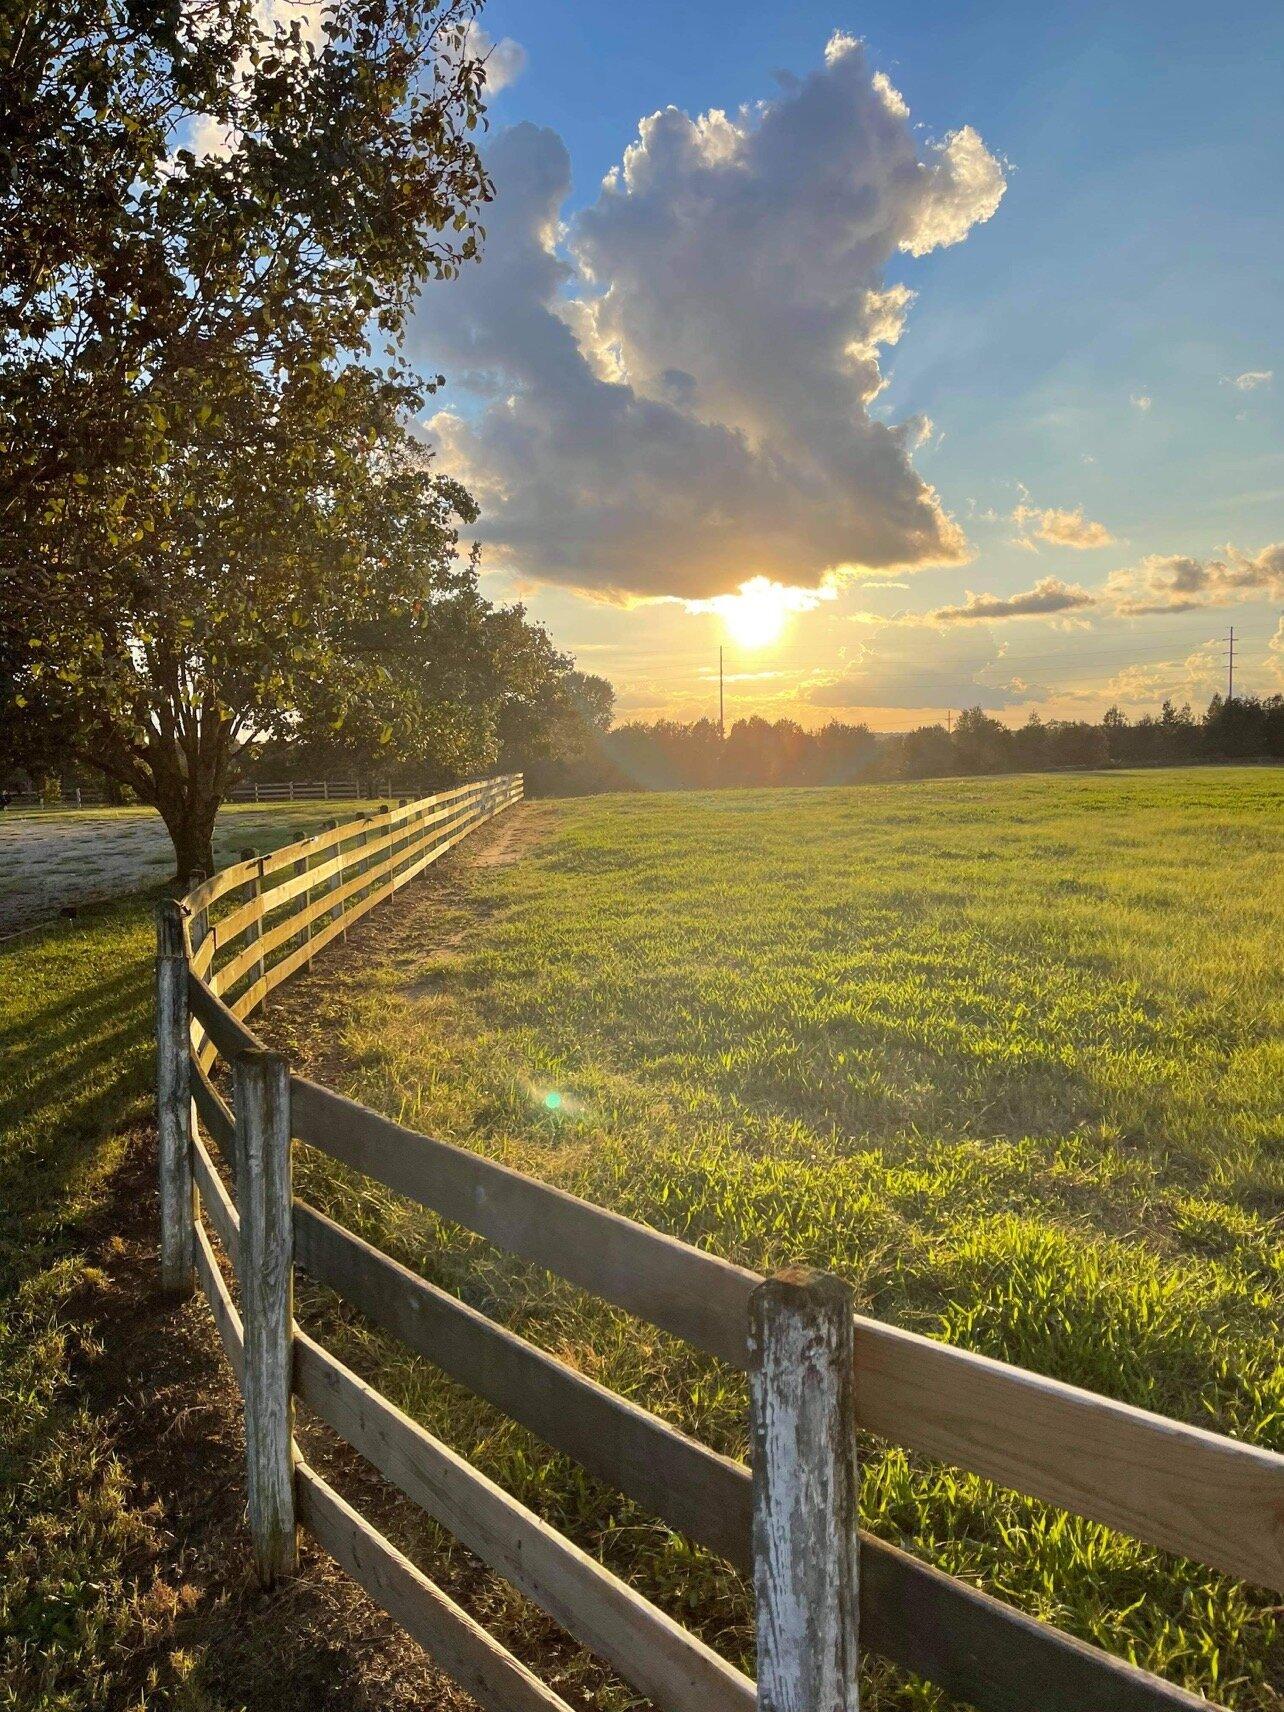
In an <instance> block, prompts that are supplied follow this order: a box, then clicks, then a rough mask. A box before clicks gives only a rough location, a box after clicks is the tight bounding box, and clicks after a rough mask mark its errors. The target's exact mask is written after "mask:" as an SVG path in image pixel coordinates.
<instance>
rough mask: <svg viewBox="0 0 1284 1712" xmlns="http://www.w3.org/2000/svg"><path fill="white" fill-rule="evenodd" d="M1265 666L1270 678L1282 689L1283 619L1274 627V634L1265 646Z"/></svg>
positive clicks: (1283, 669)
mask: <svg viewBox="0 0 1284 1712" xmlns="http://www.w3.org/2000/svg"><path fill="white" fill-rule="evenodd" d="M1266 665H1267V669H1268V670H1269V672H1270V674H1271V676H1272V677H1273V678H1275V679H1276V680H1277V681H1278V682H1279V684H1280V686H1281V687H1282V688H1284V618H1281V619H1280V621H1279V623H1278V624H1277V625H1276V627H1275V634H1274V636H1272V637H1271V639H1270V641H1269V642H1268V643H1267V644H1266Z"/></svg>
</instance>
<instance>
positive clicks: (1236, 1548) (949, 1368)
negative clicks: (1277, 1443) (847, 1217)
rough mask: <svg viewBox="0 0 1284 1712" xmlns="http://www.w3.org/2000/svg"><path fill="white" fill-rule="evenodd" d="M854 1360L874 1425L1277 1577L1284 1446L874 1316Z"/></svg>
mask: <svg viewBox="0 0 1284 1712" xmlns="http://www.w3.org/2000/svg"><path fill="white" fill-rule="evenodd" d="M856 1368H857V1379H856V1384H857V1397H858V1404H857V1409H858V1418H859V1420H860V1423H861V1425H862V1426H864V1427H866V1428H868V1429H869V1431H871V1432H875V1433H880V1434H882V1435H883V1436H884V1437H887V1438H890V1439H893V1440H896V1441H899V1442H900V1443H902V1444H907V1445H910V1446H912V1447H913V1448H914V1449H915V1450H918V1451H922V1452H923V1453H924V1454H925V1455H927V1456H933V1457H938V1458H940V1459H941V1460H942V1461H944V1462H950V1463H954V1464H955V1465H957V1466H959V1467H962V1468H966V1469H970V1470H971V1471H972V1472H973V1473H975V1474H981V1475H984V1476H986V1477H987V1478H988V1479H991V1480H994V1481H997V1482H998V1483H999V1484H1000V1485H1003V1486H1009V1487H1012V1488H1014V1489H1015V1490H1016V1491H1018V1492H1025V1493H1028V1494H1029V1495H1030V1496H1031V1497H1035V1498H1041V1499H1043V1500H1044V1501H1045V1502H1047V1503H1050V1504H1055V1505H1058V1506H1059V1507H1061V1508H1062V1509H1066V1510H1073V1511H1075V1512H1076V1513H1077V1514H1079V1515H1082V1516H1088V1517H1090V1518H1091V1519H1092V1520H1093V1521H1096V1522H1103V1523H1105V1524H1106V1526H1107V1527H1111V1528H1117V1529H1118V1530H1119V1531H1120V1532H1121V1533H1124V1534H1130V1535H1132V1536H1133V1537H1134V1538H1136V1539H1140V1540H1145V1541H1146V1542H1147V1543H1148V1544H1150V1545H1153V1546H1158V1547H1159V1548H1160V1549H1161V1550H1165V1551H1171V1552H1175V1553H1177V1554H1178V1555H1180V1556H1183V1557H1191V1558H1195V1559H1196V1560H1197V1561H1198V1562H1201V1563H1205V1564H1208V1565H1209V1566H1210V1567H1212V1568H1213V1569H1220V1570H1222V1571H1224V1573H1226V1574H1227V1575H1232V1576H1235V1577H1237V1578H1239V1579H1241V1580H1244V1581H1252V1582H1256V1583H1258V1584H1260V1585H1262V1586H1264V1587H1270V1588H1274V1589H1277V1590H1280V1589H1284V1456H1280V1455H1278V1454H1277V1453H1275V1452H1273V1451H1269V1450H1263V1449H1261V1448H1259V1447H1258V1446H1255V1445H1251V1444H1246V1443H1244V1442H1243V1441H1242V1440H1240V1439H1232V1438H1226V1437H1223V1436H1222V1435H1220V1434H1217V1433H1210V1432H1205V1431H1204V1430H1203V1429H1202V1428H1199V1427H1192V1426H1188V1425H1186V1424H1185V1423H1184V1422H1181V1421H1174V1420H1169V1419H1167V1418H1166V1417H1164V1416H1162V1415H1154V1414H1151V1413H1149V1412H1148V1411H1147V1410H1145V1409H1135V1408H1132V1407H1131V1406H1130V1405H1129V1404H1126V1403H1118V1402H1116V1401H1114V1400H1113V1399H1112V1398H1108V1397H1102V1396H1099V1395H1098V1394H1097V1393H1095V1392H1092V1391H1083V1390H1080V1389H1079V1387H1078V1386H1074V1385H1067V1384H1064V1383H1063V1382H1061V1381H1060V1380H1055V1379H1047V1378H1044V1377H1043V1376H1042V1375H1041V1374H1037V1373H1031V1372H1029V1371H1028V1370H1027V1369H1025V1368H1021V1367H1015V1366H1010V1365H1008V1364H1007V1363H1005V1362H1000V1361H993V1360H991V1359H990V1358H989V1357H987V1356H982V1355H974V1354H972V1353H971V1352H970V1351H968V1350H962V1349H958V1348H957V1347H955V1346H953V1345H951V1344H945V1343H940V1342H938V1341H936V1340H935V1339H932V1338H925V1337H919V1336H918V1335H916V1334H915V1333H913V1332H906V1331H901V1330H899V1329H898V1328H895V1327H891V1326H887V1325H883V1324H881V1323H880V1322H879V1321H876V1320H868V1319H864V1318H858V1320H857V1325H856Z"/></svg>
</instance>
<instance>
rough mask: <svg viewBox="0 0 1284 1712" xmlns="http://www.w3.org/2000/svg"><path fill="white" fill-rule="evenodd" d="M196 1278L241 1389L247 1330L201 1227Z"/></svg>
mask: <svg viewBox="0 0 1284 1712" xmlns="http://www.w3.org/2000/svg"><path fill="white" fill-rule="evenodd" d="M196 1276H197V1278H198V1279H199V1281H200V1286H201V1289H202V1290H203V1291H204V1292H205V1300H206V1301H207V1302H208V1303H209V1305H210V1312H211V1313H212V1314H213V1316H214V1324H215V1327H216V1328H217V1330H218V1335H219V1338H220V1340H221V1341H222V1344H223V1353H224V1354H225V1355H226V1356H227V1359H228V1364H229V1366H230V1367H231V1369H232V1372H233V1373H234V1374H235V1375H236V1382H237V1384H238V1385H241V1384H243V1383H244V1380H245V1329H244V1327H243V1326H242V1324H241V1316H240V1315H239V1314H238V1313H237V1311H236V1304H235V1303H234V1302H233V1300H232V1292H231V1291H230V1290H229V1289H228V1287H227V1285H226V1283H225V1282H224V1280H223V1274H222V1272H220V1270H219V1264H218V1261H217V1260H216V1259H215V1258H214V1250H213V1249H212V1248H211V1247H210V1239H209V1238H208V1237H207V1236H206V1234H205V1231H204V1228H203V1227H202V1226H201V1225H199V1224H198V1225H197V1227H196Z"/></svg>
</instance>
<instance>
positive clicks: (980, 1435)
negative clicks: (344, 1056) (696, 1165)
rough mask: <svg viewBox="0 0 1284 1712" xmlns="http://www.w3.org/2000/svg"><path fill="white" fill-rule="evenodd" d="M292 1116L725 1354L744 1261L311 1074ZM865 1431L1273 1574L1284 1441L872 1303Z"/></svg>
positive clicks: (309, 1136)
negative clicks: (941, 1332) (374, 1106)
mask: <svg viewBox="0 0 1284 1712" xmlns="http://www.w3.org/2000/svg"><path fill="white" fill-rule="evenodd" d="M292 1088H293V1091H294V1093H293V1099H294V1122H295V1131H296V1134H298V1135H299V1136H300V1137H301V1138H302V1139H303V1140H305V1141H307V1142H309V1143H311V1144H312V1145H314V1146H316V1147H319V1148H320V1149H321V1150H322V1151H323V1152H325V1153H328V1154H330V1155H331V1156H332V1157H333V1158H336V1159H339V1160H341V1161H342V1162H343V1163H344V1164H346V1165H349V1166H351V1167H352V1168H353V1169H354V1170H357V1171H361V1172H364V1173H365V1174H366V1175H368V1176H371V1177H374V1178H376V1179H377V1180H378V1181H379V1182H381V1183H383V1184H384V1185H385V1186H386V1187H387V1188H390V1189H392V1190H394V1191H396V1192H397V1193H398V1194H403V1195H406V1196H408V1197H409V1198H410V1199H412V1200H416V1201H419V1202H420V1203H421V1204H422V1205H424V1206H427V1207H429V1208H431V1209H432V1210H433V1211H434V1212H437V1213H439V1214H440V1215H441V1216H442V1217H443V1218H447V1219H451V1220H453V1221H454V1222H456V1223H458V1224H462V1225H464V1226H465V1227H466V1228H467V1229H469V1230H472V1231H476V1232H477V1233H478V1234H479V1235H481V1236H484V1237H486V1238H487V1239H488V1240H489V1241H491V1242H494V1243H495V1244H496V1245H497V1246H498V1247H500V1248H504V1249H507V1250H509V1251H510V1252H511V1253H514V1254H517V1255H520V1256H522V1257H523V1258H524V1259H527V1260H531V1261H534V1262H536V1264H538V1265H541V1266H544V1267H547V1268H548V1269H549V1270H550V1271H552V1272H555V1273H558V1274H559V1275H560V1276H561V1277H563V1278H567V1279H569V1280H570V1281H571V1282H572V1283H574V1284H578V1285H580V1286H581V1287H582V1288H584V1289H586V1290H590V1291H592V1292H594V1293H595V1294H596V1295H599V1296H602V1297H604V1298H605V1299H606V1300H607V1301H609V1302H613V1303H615V1304H616V1305H617V1306H618V1307H622V1308H625V1309H627V1310H628V1311H629V1312H631V1313H635V1314H638V1315H640V1316H641V1317H642V1318H644V1319H648V1320H650V1321H651V1322H652V1323H653V1324H655V1325H658V1326H661V1327H663V1328H664V1329H665V1330H666V1331H670V1332H673V1333H675V1334H676V1335H677V1336H679V1337H682V1338H685V1339H686V1340H687V1341H688V1342H690V1343H693V1344H695V1345H696V1346H697V1347H698V1348H700V1349H703V1350H705V1351H707V1352H708V1353H709V1354H711V1355H715V1356H719V1357H721V1358H722V1359H723V1360H726V1361H729V1362H731V1363H733V1364H734V1365H736V1366H740V1367H743V1366H744V1365H745V1360H746V1355H745V1339H746V1334H747V1326H748V1301H749V1294H750V1292H751V1291H752V1290H753V1289H754V1287H755V1286H756V1285H757V1284H758V1283H759V1282H760V1279H759V1278H758V1276H757V1275H756V1274H755V1273H752V1272H749V1271H747V1270H746V1269H745V1268H743V1267H739V1266H734V1265H732V1264H731V1263H730V1262H728V1261H724V1260H720V1259H719V1258H718V1257H717V1256H716V1255H712V1254H708V1253H706V1252H705V1251H704V1250H702V1249H697V1248H692V1247H690V1246H689V1245H687V1244H685V1243H682V1242H679V1241H677V1240H676V1239H675V1238H673V1237H669V1236H666V1235H664V1234H663V1233H662V1232H659V1231H654V1230H650V1229H648V1228H647V1227H646V1226H643V1225H639V1224H635V1223H633V1221H631V1220H629V1219H625V1218H622V1217H621V1216H620V1215H619V1214H617V1213H611V1212H608V1211H607V1210H605V1209H604V1208H600V1207H594V1206H592V1205H591V1204H590V1203H589V1202H586V1201H581V1200H579V1199H577V1198H576V1197H575V1196H572V1195H568V1194H566V1193H565V1191H563V1190H560V1189H555V1188H553V1187H551V1186H550V1185H549V1184H546V1183H540V1182H537V1181H536V1180H535V1179H533V1178H529V1177H525V1176H523V1175H522V1173H520V1172H517V1171H513V1170H511V1169H510V1168H509V1167H507V1166H504V1165H499V1164H497V1163H496V1162H495V1161H494V1160H489V1159H485V1158H483V1157H482V1156H481V1155H479V1154H475V1153H470V1152H469V1151H468V1150H467V1149H464V1148H459V1147H454V1146H452V1145H451V1144H450V1143H448V1142H442V1141H437V1140H435V1139H433V1138H430V1137H427V1136H422V1135H419V1134H418V1133H417V1132H416V1131H414V1130H409V1129H406V1128H405V1127H404V1126H403V1125H401V1124H397V1123H394V1122H393V1121H392V1120H391V1119H389V1118H384V1117H380V1116H378V1115H377V1114H375V1113H373V1112H369V1111H367V1110H366V1109H365V1108H364V1107H362V1106H359V1105H357V1104H356V1103H355V1102H354V1101H351V1100H347V1099H344V1097H343V1096H342V1095H339V1094H335V1093H333V1092H331V1091H330V1090H329V1089H326V1088H322V1087H319V1086H318V1085H317V1084H316V1083H312V1082H308V1081H307V1080H305V1079H304V1078H301V1077H296V1078H293V1079H292ZM856 1363H857V1398H858V1402H857V1409H858V1416H857V1418H858V1421H859V1423H860V1425H861V1426H863V1427H865V1428H866V1429H867V1430H869V1431H871V1432H875V1433H879V1434H882V1435H883V1436H885V1437H887V1438H889V1439H892V1440H893V1441H895V1442H897V1443H900V1444H904V1445H907V1446H909V1447H910V1448H912V1449H915V1450H920V1451H922V1452H924V1453H925V1454H926V1455H929V1456H934V1457H938V1458H940V1459H941V1460H942V1461H945V1462H950V1463H953V1464H955V1465H957V1466H959V1467H963V1468H966V1469H970V1470H972V1471H973V1472H975V1473H978V1474H981V1475H984V1476H986V1477H987V1478H989V1479H991V1480H995V1481H997V1482H999V1483H1000V1484H1001V1485H1004V1486H1009V1487H1012V1488H1014V1489H1015V1490H1017V1491H1019V1492H1024V1493H1027V1494H1029V1495H1030V1496H1031V1497H1035V1498H1040V1499H1043V1500H1044V1501H1045V1502H1047V1503H1050V1504H1055V1505H1058V1506H1059V1507H1061V1508H1063V1509H1067V1510H1072V1511H1074V1512H1076V1513H1077V1514H1079V1515H1083V1516H1087V1517H1090V1518H1091V1519H1092V1520H1094V1521H1098V1522H1103V1523H1105V1524H1106V1525H1107V1526H1109V1527H1113V1528H1117V1529H1119V1530H1120V1531H1121V1532H1123V1533H1126V1534H1131V1535H1133V1536H1135V1537H1136V1538H1138V1539H1142V1540H1145V1541H1147V1542H1148V1543H1149V1544H1151V1545H1155V1546H1159V1547H1160V1548H1161V1549H1164V1550H1167V1551H1172V1552H1176V1553H1179V1554H1181V1555H1183V1556H1188V1557H1193V1558H1196V1559H1198V1560H1199V1561H1201V1562H1203V1563H1206V1564H1209V1565H1211V1566H1212V1567H1213V1568H1215V1569H1220V1570H1223V1571H1224V1572H1225V1573H1227V1574H1229V1575H1234V1576H1237V1577H1240V1578H1242V1579H1244V1580H1247V1581H1253V1582H1257V1583H1260V1584H1261V1585H1263V1586H1266V1587H1271V1588H1276V1589H1278V1588H1281V1587H1284V1457H1281V1456H1280V1455H1278V1454H1277V1453H1275V1452H1272V1451H1267V1450H1263V1449H1260V1448H1258V1447H1256V1446H1253V1445H1249V1444H1245V1443H1243V1442H1242V1441H1239V1440H1236V1439H1230V1438H1225V1437H1222V1436H1220V1435H1218V1434H1215V1433H1208V1432H1205V1431H1203V1430H1202V1429H1201V1428H1198V1427H1191V1426H1187V1425H1185V1424H1184V1423H1182V1422H1179V1421H1172V1420H1168V1419H1165V1418H1164V1417H1162V1416H1159V1415H1152V1414H1150V1413H1148V1412H1147V1411H1145V1410H1143V1409H1134V1408H1132V1407H1130V1406H1129V1405H1127V1404H1124V1403H1118V1402H1115V1401H1114V1400H1113V1399H1110V1398H1107V1397H1101V1396H1098V1395H1096V1394H1095V1393H1092V1392H1088V1391H1083V1390H1080V1389H1079V1388H1078V1387H1077V1386H1073V1385H1067V1384H1064V1383H1063V1382H1061V1381H1059V1380H1054V1379H1047V1378H1044V1377H1042V1376H1041V1375H1039V1374H1035V1373H1030V1372H1027V1371H1026V1370H1024V1369H1022V1368H1018V1367H1013V1366H1009V1365H1007V1364H1006V1363H1003V1362H998V1361H992V1360H990V1359H989V1358H988V1357H985V1356H979V1355H974V1354H972V1353H971V1352H970V1351H967V1350H961V1349H958V1348H956V1347H954V1346H952V1345H949V1344H944V1343H940V1342H937V1341H935V1340H933V1339H931V1338H925V1337H920V1336H918V1335H917V1334H916V1333H913V1332H907V1331H904V1330H902V1329H900V1328H899V1327H895V1326H889V1325H886V1324H884V1323H882V1322H881V1321H877V1320H872V1319H869V1318H867V1317H865V1316H863V1315H862V1316H857V1321H856Z"/></svg>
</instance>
